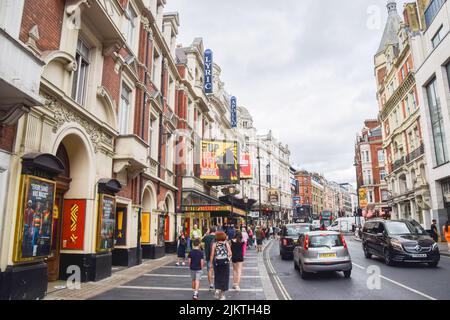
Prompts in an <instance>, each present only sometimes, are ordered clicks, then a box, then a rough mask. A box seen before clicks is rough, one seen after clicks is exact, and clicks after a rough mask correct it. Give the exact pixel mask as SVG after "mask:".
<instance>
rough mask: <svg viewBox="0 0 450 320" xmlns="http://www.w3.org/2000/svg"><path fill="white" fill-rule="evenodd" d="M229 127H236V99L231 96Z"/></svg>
mask: <svg viewBox="0 0 450 320" xmlns="http://www.w3.org/2000/svg"><path fill="white" fill-rule="evenodd" d="M231 127H232V128H236V127H237V99H236V97H231Z"/></svg>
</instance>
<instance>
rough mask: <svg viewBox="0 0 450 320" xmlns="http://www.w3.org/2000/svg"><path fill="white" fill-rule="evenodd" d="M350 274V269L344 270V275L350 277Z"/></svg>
mask: <svg viewBox="0 0 450 320" xmlns="http://www.w3.org/2000/svg"><path fill="white" fill-rule="evenodd" d="M351 276H352V270H347V271H344V277H346V278H350V277H351Z"/></svg>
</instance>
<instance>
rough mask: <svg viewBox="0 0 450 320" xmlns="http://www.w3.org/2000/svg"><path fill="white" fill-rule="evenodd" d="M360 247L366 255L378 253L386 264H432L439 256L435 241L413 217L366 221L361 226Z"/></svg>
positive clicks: (370, 255) (368, 257) (368, 256)
mask: <svg viewBox="0 0 450 320" xmlns="http://www.w3.org/2000/svg"><path fill="white" fill-rule="evenodd" d="M362 247H363V250H364V255H365V257H366V258H367V259H370V258H371V257H372V255H375V256H379V257H381V258H383V259H384V262H385V263H386V264H387V265H388V266H391V265H393V264H394V263H396V262H407V263H427V264H428V265H429V266H430V267H436V266H437V265H438V264H439V260H440V258H441V255H440V253H439V248H438V245H437V243H436V242H434V240H433V239H432V238H431V237H430V236H429V234H428V233H427V232H426V231H425V230H424V229H423V228H422V227H421V226H420V224H418V223H416V222H415V221H407V220H382V219H375V220H370V221H367V222H366V223H365V224H364V227H363V230H362Z"/></svg>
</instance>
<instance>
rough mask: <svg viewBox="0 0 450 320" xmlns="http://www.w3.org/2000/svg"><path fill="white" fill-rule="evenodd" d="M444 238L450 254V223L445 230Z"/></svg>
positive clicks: (446, 224)
mask: <svg viewBox="0 0 450 320" xmlns="http://www.w3.org/2000/svg"><path fill="white" fill-rule="evenodd" d="M443 231H444V238H445V240H446V241H447V245H448V251H449V252H450V222H449V221H447V222H446V223H445V225H444V228H443Z"/></svg>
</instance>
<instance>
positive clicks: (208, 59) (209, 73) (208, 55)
mask: <svg viewBox="0 0 450 320" xmlns="http://www.w3.org/2000/svg"><path fill="white" fill-rule="evenodd" d="M212 65H213V53H212V51H211V50H210V49H208V50H206V51H205V87H204V89H205V93H213V69H212Z"/></svg>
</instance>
